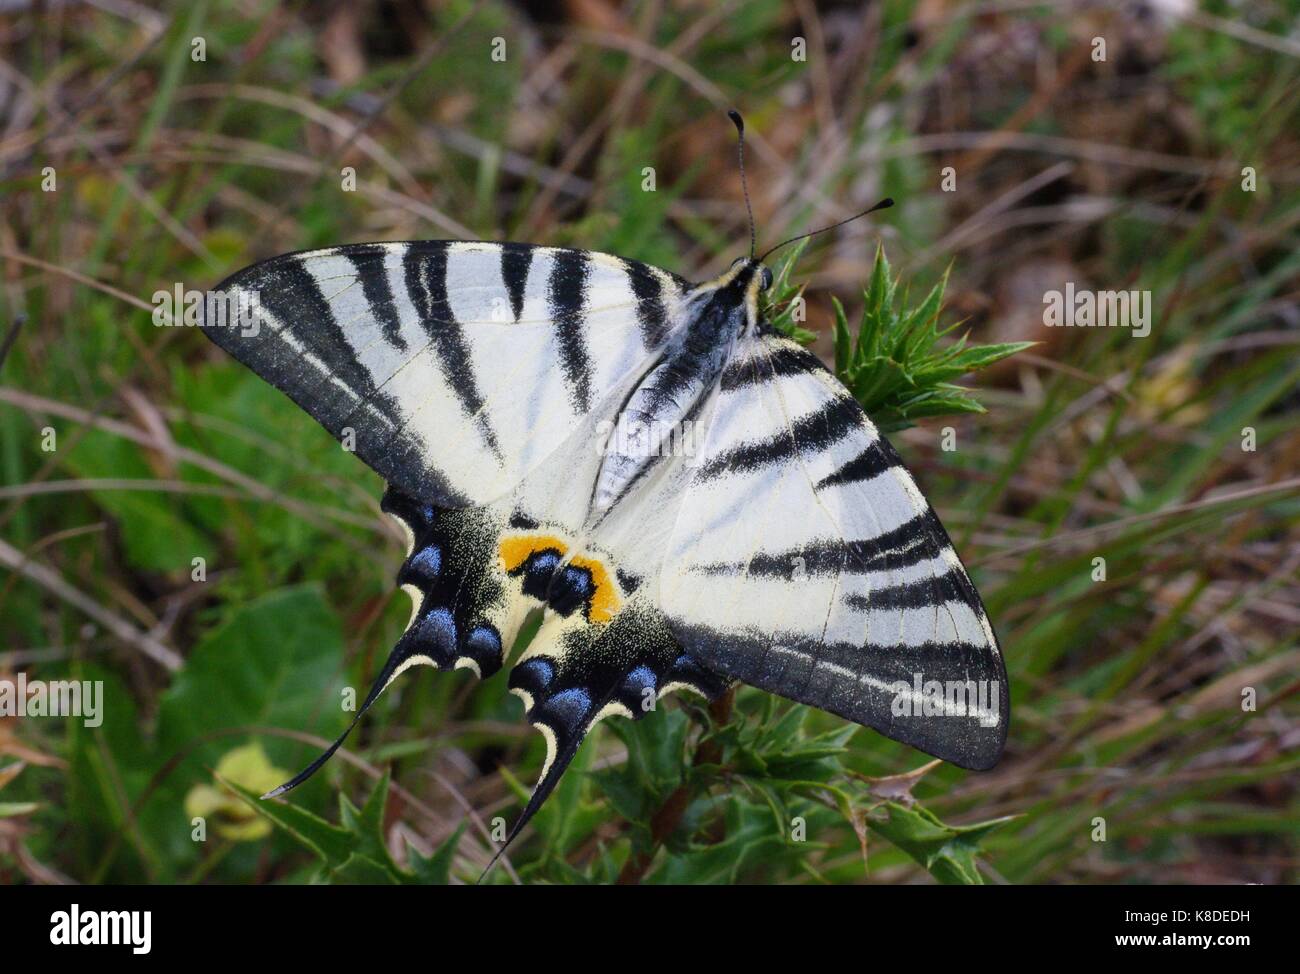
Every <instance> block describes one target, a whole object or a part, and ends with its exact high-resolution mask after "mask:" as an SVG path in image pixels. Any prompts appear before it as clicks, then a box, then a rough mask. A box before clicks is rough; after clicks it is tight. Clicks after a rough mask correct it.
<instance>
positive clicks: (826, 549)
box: [691, 507, 948, 578]
mask: <svg viewBox="0 0 1300 974" xmlns="http://www.w3.org/2000/svg"><path fill="white" fill-rule="evenodd" d="M947 547H948V535H947V532H945V531H944V530H943V525H942V524H940V523H939V518H938V517H937V516H936V515H935V513H934V511H933V510H932V509H931V508H929V507H927V508H926V509H925V510H924V511H922V512H921V513H919V514H917V515H916V516H915V517H913V518H911V519H910V520H908V521H905V522H903V523H902V524H900V525H899V526H898V527H896V528H894V529H893V530H892V531H886V532H884V533H883V534H879V535H877V536H876V537H874V538H863V539H857V540H851V541H850V540H840V539H838V538H833V539H819V540H815V541H812V542H810V543H808V544H806V545H804V546H803V547H801V548H788V549H786V550H784V551H776V552H763V551H760V552H758V553H757V554H755V555H754V556H753V557H752V558H751V559H750V560H749V561H729V562H713V563H711V564H705V565H700V566H698V567H695V568H692V569H691V571H693V572H697V573H699V574H702V575H746V574H748V575H759V576H767V577H777V578H789V577H791V572H792V571H793V570H794V569H793V566H795V565H796V564H802V566H803V570H804V571H805V572H807V573H808V574H810V575H829V574H834V573H836V572H840V571H844V572H850V573H863V572H880V571H889V570H891V569H894V570H897V569H900V568H908V567H910V566H912V565H915V564H917V563H918V562H921V561H926V560H928V559H932V558H937V557H939V555H940V554H941V553H942V552H943V550H944V549H945V548H947ZM800 559H802V561H800Z"/></svg>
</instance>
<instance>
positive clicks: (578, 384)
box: [546, 250, 591, 414]
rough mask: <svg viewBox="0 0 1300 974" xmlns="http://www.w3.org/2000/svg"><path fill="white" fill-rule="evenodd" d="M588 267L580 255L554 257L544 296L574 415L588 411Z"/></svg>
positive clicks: (569, 252)
mask: <svg viewBox="0 0 1300 974" xmlns="http://www.w3.org/2000/svg"><path fill="white" fill-rule="evenodd" d="M589 274H590V267H589V265H588V263H587V256H586V254H584V253H583V252H582V251H576V250H561V251H557V252H556V254H555V260H554V262H553V263H552V265H551V276H550V279H549V280H548V281H547V285H546V292H547V298H548V300H549V303H550V309H551V318H552V320H553V322H554V324H555V333H556V338H557V340H558V341H559V345H560V369H561V371H562V372H563V374H564V381H565V383H566V384H567V385H568V387H569V396H570V399H571V400H572V403H573V410H574V412H575V413H579V414H581V413H586V412H589V411H590V409H591V358H590V356H589V355H588V353H587V337H586V335H585V334H584V332H585V328H584V327H583V326H584V324H585V321H586V315H585V313H584V306H585V304H586V300H587V277H588V275H589Z"/></svg>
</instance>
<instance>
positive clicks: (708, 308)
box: [592, 262, 759, 515]
mask: <svg viewBox="0 0 1300 974" xmlns="http://www.w3.org/2000/svg"><path fill="white" fill-rule="evenodd" d="M758 269H759V265H757V264H755V263H740V262H738V263H737V264H734V265H733V266H732V268H731V269H730V270H729V271H727V272H726V273H725V274H723V275H721V276H720V277H717V278H715V279H714V280H712V281H707V282H705V283H703V284H699V285H697V286H696V287H694V288H692V289H691V291H690V292H689V293H688V294H687V295H686V297H685V300H684V301H683V302H682V306H681V307H682V310H681V318H680V321H679V324H678V326H677V327H676V328H675V329H673V330H672V331H671V332H670V334H669V337H668V340H667V342H666V344H665V346H664V349H663V351H662V353H661V354H660V355H659V357H658V358H657V359H656V360H655V362H654V363H653V364H652V366H651V367H650V368H649V369H648V370H647V371H646V372H645V374H644V375H643V376H642V378H641V380H640V381H639V383H638V384H637V385H636V387H635V388H634V389H633V390H632V393H631V395H630V396H628V398H627V401H626V402H625V403H624V405H623V408H622V409H621V410H620V411H619V414H618V417H617V418H616V419H615V421H614V422H613V424H612V428H610V429H609V430H608V433H609V437H608V439H607V440H606V442H605V446H604V459H603V460H602V462H601V467H600V473H599V475H598V477H597V478H596V489H595V492H594V494H593V496H592V513H593V514H595V515H600V514H602V513H604V512H605V511H606V510H608V509H609V508H610V507H611V506H612V505H613V504H615V503H616V502H617V501H618V500H619V499H620V498H622V497H623V496H624V495H625V494H626V493H627V491H628V490H629V489H630V488H631V487H632V486H633V485H634V484H635V483H636V482H637V481H638V480H640V478H642V477H643V476H644V475H645V474H646V473H647V472H648V471H649V470H650V469H651V468H652V467H654V466H655V465H656V464H657V463H658V462H659V461H660V460H661V459H663V458H664V457H666V456H674V455H676V454H677V453H679V452H681V450H682V449H683V448H684V447H685V445H688V444H691V443H693V442H694V438H693V437H692V436H691V435H690V434H691V431H690V430H689V429H688V424H690V423H693V422H695V421H696V420H697V419H698V415H699V412H700V410H701V409H702V408H703V406H704V405H705V403H706V402H707V399H708V396H709V394H710V393H711V392H712V391H713V390H714V389H715V388H716V386H717V381H718V378H719V376H721V374H722V371H723V369H724V368H726V365H727V362H728V361H729V360H730V358H731V355H732V352H733V350H734V349H735V347H736V341H737V339H738V338H739V337H740V336H741V335H743V334H745V333H747V332H748V331H752V330H753V329H754V328H755V327H756V326H757V319H758V284H759V275H758V274H757V271H758Z"/></svg>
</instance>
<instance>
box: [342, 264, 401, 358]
mask: <svg viewBox="0 0 1300 974" xmlns="http://www.w3.org/2000/svg"><path fill="white" fill-rule="evenodd" d="M387 255H388V251H387V250H386V249H385V248H384V247H380V246H378V245H368V244H362V245H359V246H356V247H350V248H348V251H347V253H346V254H345V255H344V256H346V257H347V259H348V260H349V261H351V263H352V266H353V267H355V268H356V271H357V280H359V281H360V282H361V290H362V293H364V294H365V296H366V302H367V303H368V304H369V306H370V312H371V314H373V315H374V316H375V318H376V319H377V320H378V321H379V327H380V329H381V330H382V331H383V333H384V338H385V340H386V341H388V342H389V343H390V344H392V345H393V346H394V347H395V348H397V349H399V350H400V351H403V352H405V351H406V339H405V338H403V337H402V320H401V317H400V316H399V315H398V313H397V304H396V302H395V301H394V300H393V292H392V289H391V288H390V287H389V284H388V268H387V267H386V266H385V258H386V257H387Z"/></svg>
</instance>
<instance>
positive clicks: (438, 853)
mask: <svg viewBox="0 0 1300 974" xmlns="http://www.w3.org/2000/svg"><path fill="white" fill-rule="evenodd" d="M468 824H469V823H468V822H461V823H460V825H458V826H457V827H456V831H455V832H453V833H452V834H451V835H450V836H449V837H448V838H447V841H446V842H444V843H443V844H442V845H440V846H438V848H436V849H434V850H433V853H432V854H431V855H429V856H428V857H425V856H422V855H420V853H419V852H417V851H416V850H415V849H409V850H408V852H407V858H408V860H409V861H410V863H411V872H412V873H413V874H414V876H415V881H416V882H417V883H419V884H420V885H421V886H446V885H447V884H449V883H450V882H451V866H452V862H453V860H454V859H455V858H456V849H457V848H459V846H460V839H461V836H463V835H464V834H465V827H466V826H467V825H468Z"/></svg>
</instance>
